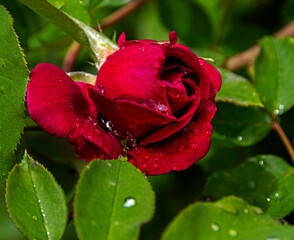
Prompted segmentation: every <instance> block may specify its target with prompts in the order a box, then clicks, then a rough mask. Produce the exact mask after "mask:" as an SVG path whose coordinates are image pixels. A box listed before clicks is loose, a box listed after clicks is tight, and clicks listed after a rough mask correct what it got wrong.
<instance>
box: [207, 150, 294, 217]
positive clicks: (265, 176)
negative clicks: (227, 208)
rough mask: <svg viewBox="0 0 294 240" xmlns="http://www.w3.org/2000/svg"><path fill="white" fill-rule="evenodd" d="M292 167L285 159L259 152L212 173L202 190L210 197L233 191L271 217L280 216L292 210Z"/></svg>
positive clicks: (293, 180) (293, 177) (232, 193)
mask: <svg viewBox="0 0 294 240" xmlns="http://www.w3.org/2000/svg"><path fill="white" fill-rule="evenodd" d="M293 172H294V169H293V167H291V166H290V165H289V164H288V163H287V162H286V161H285V160H283V159H281V158H279V157H276V156H272V155H261V156H257V157H254V158H249V159H248V160H246V161H245V162H244V163H242V164H241V165H239V166H238V167H236V168H233V169H232V170H230V171H220V172H216V173H214V174H213V175H212V176H211V177H210V178H209V180H208V183H207V186H206V190H205V194H207V195H209V196H211V197H212V198H213V199H220V198H222V197H224V196H228V195H235V196H239V197H242V198H243V199H245V200H246V201H248V202H249V203H250V204H253V205H256V206H259V207H261V208H262V209H263V210H264V211H265V212H267V213H269V214H270V215H271V216H272V217H275V218H283V217H285V216H286V215H287V214H289V213H291V212H292V211H294V189H293V184H294V176H293Z"/></svg>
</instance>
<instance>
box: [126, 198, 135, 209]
mask: <svg viewBox="0 0 294 240" xmlns="http://www.w3.org/2000/svg"><path fill="white" fill-rule="evenodd" d="M123 206H124V207H125V208H131V207H134V206H136V200H135V199H134V198H132V197H128V198H126V199H125V201H124V203H123Z"/></svg>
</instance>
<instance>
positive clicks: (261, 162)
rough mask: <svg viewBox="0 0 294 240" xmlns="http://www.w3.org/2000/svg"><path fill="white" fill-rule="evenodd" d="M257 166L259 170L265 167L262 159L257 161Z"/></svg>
mask: <svg viewBox="0 0 294 240" xmlns="http://www.w3.org/2000/svg"><path fill="white" fill-rule="evenodd" d="M258 165H259V167H260V168H264V167H265V163H264V161H263V160H262V159H261V160H259V161H258Z"/></svg>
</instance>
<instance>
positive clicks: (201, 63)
mask: <svg viewBox="0 0 294 240" xmlns="http://www.w3.org/2000/svg"><path fill="white" fill-rule="evenodd" d="M199 63H200V65H201V66H203V65H204V64H205V60H204V59H202V58H199Z"/></svg>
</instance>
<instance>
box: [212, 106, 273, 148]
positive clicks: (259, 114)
mask: <svg viewBox="0 0 294 240" xmlns="http://www.w3.org/2000/svg"><path fill="white" fill-rule="evenodd" d="M216 106H217V109H218V110H217V111H216V114H215V117H214V119H213V120H212V125H213V135H212V137H213V139H214V141H215V143H218V144H221V145H225V146H232V145H237V146H249V145H252V144H255V143H257V142H258V141H261V140H262V139H263V138H264V137H265V136H266V135H267V134H268V133H269V132H270V130H271V125H272V122H271V121H272V120H271V117H270V116H269V115H268V114H267V113H266V112H265V111H264V109H261V108H259V107H241V106H236V105H234V104H230V103H220V102H219V103H217V105H216Z"/></svg>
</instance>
